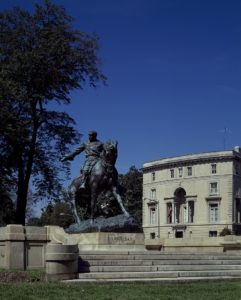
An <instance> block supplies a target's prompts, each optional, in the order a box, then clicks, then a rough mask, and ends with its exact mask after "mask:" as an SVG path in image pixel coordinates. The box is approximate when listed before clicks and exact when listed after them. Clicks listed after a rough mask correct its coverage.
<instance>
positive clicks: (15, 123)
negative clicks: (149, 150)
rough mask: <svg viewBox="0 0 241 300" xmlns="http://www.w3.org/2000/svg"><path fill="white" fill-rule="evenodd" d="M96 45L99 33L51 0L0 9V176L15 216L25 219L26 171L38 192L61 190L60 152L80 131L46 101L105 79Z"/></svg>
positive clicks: (67, 99) (54, 193) (47, 193)
mask: <svg viewBox="0 0 241 300" xmlns="http://www.w3.org/2000/svg"><path fill="white" fill-rule="evenodd" d="M97 52H98V38H97V37H96V36H95V35H88V34H86V33H84V32H81V31H79V30H75V29H74V28H73V24H72V18H71V17H70V16H68V14H67V13H66V11H65V9H64V8H63V7H61V6H58V5H55V4H53V3H52V2H51V1H49V0H46V1H45V2H44V4H43V5H42V6H41V5H39V4H36V6H35V11H34V13H33V14H32V15H31V14H30V13H29V12H27V11H25V10H22V9H20V8H14V9H12V10H10V11H5V12H2V13H0V107H1V110H0V165H1V167H0V184H1V185H2V186H4V185H7V184H8V187H9V181H10V185H12V186H13V185H15V186H16V190H17V205H16V222H17V223H20V224H24V222H25V213H26V204H27V195H28V188H29V183H30V179H31V180H32V182H33V185H34V187H35V190H36V192H37V196H38V199H40V198H41V197H46V196H55V197H56V196H57V194H58V191H59V190H60V180H59V179H60V178H59V171H60V170H62V168H63V166H62V165H60V164H59V158H60V157H61V156H62V155H64V154H65V153H66V152H67V151H68V147H69V146H70V145H71V144H73V143H76V142H77V141H78V133H77V132H76V130H75V129H74V120H73V119H72V118H71V117H70V116H69V115H68V114H67V113H65V112H59V111H54V110H51V106H50V104H51V102H57V103H59V104H68V103H70V97H69V93H70V91H71V90H73V89H76V88H83V87H84V84H85V83H89V84H90V85H91V86H92V87H95V86H96V84H97V83H98V82H102V83H103V82H105V77H104V75H103V74H102V72H101V71H100V60H99V58H98V56H97ZM52 107H53V106H52ZM80 113H81V112H80ZM66 167H67V166H66ZM0 190H1V189H0Z"/></svg>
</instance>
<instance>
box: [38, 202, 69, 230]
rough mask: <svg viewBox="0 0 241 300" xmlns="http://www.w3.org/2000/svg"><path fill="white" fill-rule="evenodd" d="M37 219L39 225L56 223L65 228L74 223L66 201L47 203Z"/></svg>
mask: <svg viewBox="0 0 241 300" xmlns="http://www.w3.org/2000/svg"><path fill="white" fill-rule="evenodd" d="M39 221H40V222H39V223H38V224H41V226H44V225H57V226H60V227H63V228H66V227H69V225H70V224H72V223H74V216H73V213H72V211H71V208H70V205H69V204H68V203H66V202H55V203H50V204H48V205H47V207H46V208H45V210H43V212H42V215H41V217H40V220H39Z"/></svg>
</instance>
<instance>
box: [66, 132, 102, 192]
mask: <svg viewBox="0 0 241 300" xmlns="http://www.w3.org/2000/svg"><path fill="white" fill-rule="evenodd" d="M83 151H84V152H85V156H86V160H85V162H84V165H83V167H82V169H81V182H82V183H81V186H80V187H79V188H82V189H84V188H86V180H87V177H88V175H89V174H90V171H91V169H92V168H93V166H94V165H95V164H96V162H97V161H98V160H99V158H100V157H101V154H102V153H103V151H104V144H103V143H102V142H101V141H99V140H97V132H96V131H90V132H89V140H88V141H86V142H84V143H83V144H81V145H80V146H79V147H78V148H77V149H76V150H75V151H74V152H72V153H70V154H68V155H67V156H65V157H63V158H62V159H61V161H66V160H73V159H74V157H75V156H76V155H77V154H79V153H81V152H83Z"/></svg>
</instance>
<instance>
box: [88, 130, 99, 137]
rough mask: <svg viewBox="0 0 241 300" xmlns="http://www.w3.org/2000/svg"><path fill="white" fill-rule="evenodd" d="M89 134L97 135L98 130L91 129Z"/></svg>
mask: <svg viewBox="0 0 241 300" xmlns="http://www.w3.org/2000/svg"><path fill="white" fill-rule="evenodd" d="M89 135H95V136H97V132H96V131H95V130H91V131H89Z"/></svg>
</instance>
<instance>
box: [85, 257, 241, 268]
mask: <svg viewBox="0 0 241 300" xmlns="http://www.w3.org/2000/svg"><path fill="white" fill-rule="evenodd" d="M187 263H188V264H189V265H235V266H239V265H241V260H234V259H233V260H229V259H227V260H208V259H202V260H197V259H196V260H191V259H190V260H188V262H187V260H140V259H138V260H124V259H122V260H88V261H87V260H81V261H80V266H83V267H84V266H85V267H86V266H88V267H89V266H155V265H186V264H187Z"/></svg>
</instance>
